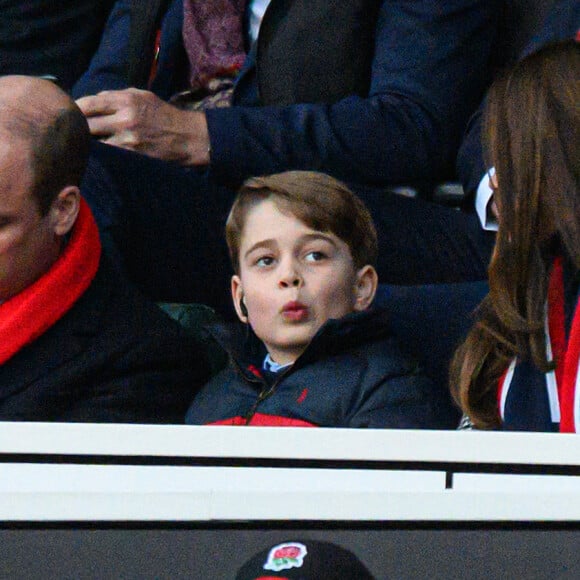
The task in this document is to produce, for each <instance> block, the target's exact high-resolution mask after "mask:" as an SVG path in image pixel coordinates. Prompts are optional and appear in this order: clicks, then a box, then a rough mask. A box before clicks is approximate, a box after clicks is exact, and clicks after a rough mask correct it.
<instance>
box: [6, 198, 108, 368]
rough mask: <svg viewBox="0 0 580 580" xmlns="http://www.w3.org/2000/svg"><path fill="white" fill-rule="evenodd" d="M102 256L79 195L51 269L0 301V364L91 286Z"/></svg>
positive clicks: (42, 330)
mask: <svg viewBox="0 0 580 580" xmlns="http://www.w3.org/2000/svg"><path fill="white" fill-rule="evenodd" d="M100 257H101V242H100V240H99V232H98V229H97V225H96V223H95V220H94V218H93V214H92V213H91V210H90V209H89V206H88V205H87V203H86V202H85V201H84V200H83V199H81V205H80V211H79V215H78V217H77V221H76V223H75V225H74V228H73V231H72V234H71V238H70V240H69V242H68V244H67V245H66V247H65V249H64V251H63V252H62V254H61V255H60V256H59V257H58V259H57V260H56V262H55V263H54V264H53V265H52V267H51V268H50V270H49V271H48V272H46V273H45V274H44V275H43V276H41V277H40V278H39V279H38V280H36V282H34V283H33V284H31V285H30V286H28V287H27V288H25V289H24V290H23V291H22V292H20V293H19V294H16V296H13V297H12V298H10V299H9V300H7V301H6V302H4V303H3V304H1V305H0V337H2V338H1V339H0V364H4V363H5V362H6V361H7V360H9V359H10V358H11V357H12V356H14V355H15V354H16V353H17V352H18V351H19V350H20V349H21V348H23V347H24V346H26V345H27V344H30V343H31V342H33V341H34V340H36V339H37V338H38V337H39V336H42V334H44V333H45V332H46V331H47V330H48V329H49V328H50V327H51V326H52V325H53V324H54V323H55V322H56V321H57V320H59V319H60V318H62V316H64V314H66V312H68V311H69V310H70V309H71V308H72V306H73V304H74V303H75V302H76V301H77V300H78V299H79V298H80V297H81V296H82V295H83V294H84V292H85V291H86V289H87V288H88V287H89V286H90V284H91V282H92V281H93V278H94V277H95V274H96V273H97V269H98V267H99V260H100Z"/></svg>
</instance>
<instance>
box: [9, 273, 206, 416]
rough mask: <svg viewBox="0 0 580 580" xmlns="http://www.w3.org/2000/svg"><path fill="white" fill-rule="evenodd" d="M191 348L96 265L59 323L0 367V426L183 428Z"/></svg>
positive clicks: (202, 363) (194, 378)
mask: <svg viewBox="0 0 580 580" xmlns="http://www.w3.org/2000/svg"><path fill="white" fill-rule="evenodd" d="M208 375H209V368H208V364H207V362H206V360H205V359H204V356H203V354H202V353H200V352H199V347H198V345H197V344H196V343H195V342H194V341H193V340H192V339H190V338H188V337H186V336H184V334H183V331H182V329H181V327H180V326H179V325H178V324H177V323H176V322H174V321H173V320H171V319H169V318H168V317H167V315H165V314H164V313H163V312H161V310H160V309H159V308H158V307H157V306H156V305H155V304H152V303H149V302H148V301H146V300H145V299H144V298H143V297H141V296H140V295H139V294H137V293H136V292H135V291H134V290H133V289H132V288H131V287H129V286H128V284H127V283H124V282H123V281H122V280H121V279H120V278H119V276H118V275H117V274H116V273H114V272H113V271H112V270H111V268H110V267H109V266H108V265H107V264H106V263H105V262H102V263H101V265H100V267H99V271H98V272H97V275H96V277H95V279H94V280H93V282H92V284H91V286H90V287H89V288H88V290H87V291H86V292H85V294H83V296H81V298H80V299H79V300H78V301H77V302H76V303H75V304H74V306H73V307H72V308H71V310H69V311H68V312H67V313H66V314H65V315H64V316H63V317H62V318H61V319H60V320H59V321H57V322H56V323H55V324H54V325H53V326H52V327H51V328H50V329H49V330H48V331H47V332H45V333H44V334H43V335H42V336H41V337H39V338H38V339H36V340H35V341H34V342H32V343H31V344H29V345H28V346H26V347H24V348H23V349H22V350H20V351H19V352H18V353H17V354H16V355H14V356H13V357H12V358H11V359H9V360H8V361H7V362H6V363H4V364H3V365H0V420H2V421H84V422H103V423H113V422H114V423H183V414H184V413H185V411H186V409H187V407H188V405H189V403H190V402H191V399H192V398H193V396H194V395H195V394H196V392H197V390H198V389H199V386H200V385H202V384H203V383H204V382H205V381H206V380H207V379H208Z"/></svg>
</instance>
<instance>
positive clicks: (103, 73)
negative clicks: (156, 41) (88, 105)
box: [72, 0, 131, 99]
mask: <svg viewBox="0 0 580 580" xmlns="http://www.w3.org/2000/svg"><path fill="white" fill-rule="evenodd" d="M130 8H131V0H118V1H117V2H116V3H115V5H114V6H113V9H112V10H111V13H110V15H109V18H108V20H107V24H106V26H105V30H104V32H103V36H102V38H101V42H100V44H99V48H98V49H97V51H96V52H95V54H94V56H93V58H92V60H91V63H90V65H89V68H88V69H87V70H86V71H85V72H84V74H83V75H82V76H81V77H80V78H79V80H78V81H77V82H76V83H75V85H74V86H73V88H72V96H73V97H74V98H75V99H77V98H79V97H82V96H85V95H93V94H95V93H98V92H99V91H102V90H116V89H125V88H127V87H128V84H127V67H128V61H127V58H128V44H129V32H130V27H131V26H130V25H131V17H130Z"/></svg>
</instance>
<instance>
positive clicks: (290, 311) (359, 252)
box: [186, 171, 442, 428]
mask: <svg viewBox="0 0 580 580" xmlns="http://www.w3.org/2000/svg"><path fill="white" fill-rule="evenodd" d="M226 237H227V243H228V247H229V251H230V257H231V260H232V264H233V267H234V271H235V275H234V276H233V277H232V283H231V291H232V298H233V302H234V306H235V309H236V313H237V315H238V317H239V319H240V320H241V321H242V322H243V323H244V325H245V330H244V328H243V327H241V328H240V326H239V325H235V326H233V327H232V326H231V325H229V326H228V325H218V326H214V327H213V329H212V332H213V334H214V336H215V338H216V339H217V340H218V342H220V344H221V345H222V346H223V347H224V348H225V349H226V350H227V351H228V353H229V355H230V361H231V362H230V364H229V366H228V367H227V368H226V369H225V370H224V371H222V372H221V373H220V374H218V375H217V376H216V377H214V378H213V379H212V380H211V381H210V382H209V384H207V385H206V386H205V387H204V388H203V389H202V390H201V391H200V393H199V394H198V396H197V397H196V398H195V399H194V401H193V403H192V405H191V407H190V408H189V411H188V413H187V416H186V422H187V423H190V424H222V425H270V426H272V425H284V426H303V427H313V426H323V427H393V428H395V427H401V428H419V427H425V428H429V427H431V428H437V427H440V426H442V425H441V423H440V420H439V418H438V416H437V413H436V409H435V407H436V405H435V403H434V401H432V397H433V396H434V395H433V393H434V392H435V387H434V385H433V384H432V383H431V382H430V381H429V380H428V379H427V378H426V377H424V376H422V375H420V374H418V372H417V369H416V365H414V364H413V363H412V362H410V361H409V360H407V359H406V358H405V357H404V356H403V354H402V353H401V352H400V351H399V350H398V349H397V347H396V345H395V343H394V340H393V338H392V337H391V336H390V333H389V330H388V324H387V320H386V314H385V313H384V312H380V311H373V310H369V309H368V308H369V306H370V305H371V303H372V301H373V298H374V295H375V291H376V288H377V273H376V271H375V268H374V267H373V263H374V262H375V260H376V257H377V236H376V231H375V228H374V225H373V222H372V219H371V217H370V214H369V212H368V211H367V209H366V208H365V206H364V205H363V203H362V202H361V201H360V200H359V199H358V198H357V197H355V196H354V195H353V193H352V192H351V191H350V190H349V189H348V188H347V187H346V186H345V185H343V184H342V183H340V182H339V181H337V180H335V179H333V178H331V177H329V176H327V175H323V174H320V173H313V172H305V171H290V172H285V173H280V174H277V175H271V176H269V177H260V178H253V179H250V180H248V181H246V183H245V184H244V185H243V186H242V188H241V190H240V192H239V194H238V197H237V198H236V200H235V202H234V205H233V207H232V209H231V212H230V215H229V218H228V221H227V225H226Z"/></svg>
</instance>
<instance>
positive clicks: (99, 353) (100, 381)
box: [0, 76, 207, 423]
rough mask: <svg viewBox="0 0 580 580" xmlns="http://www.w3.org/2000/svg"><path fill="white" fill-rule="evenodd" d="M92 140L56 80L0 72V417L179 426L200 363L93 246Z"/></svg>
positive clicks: (203, 370) (174, 328) (203, 368)
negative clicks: (88, 194)
mask: <svg viewBox="0 0 580 580" xmlns="http://www.w3.org/2000/svg"><path fill="white" fill-rule="evenodd" d="M89 141H90V136H89V131H88V126H87V123H86V120H85V119H84V117H83V115H82V113H81V112H80V110H79V109H78V108H77V107H76V105H75V104H74V102H73V101H72V100H71V99H70V98H69V97H68V96H67V95H66V94H65V93H64V92H63V91H61V90H60V89H58V88H57V87H56V86H55V85H54V84H52V83H51V82H49V81H46V80H41V79H37V78H33V77H24V76H5V77H2V78H0V143H1V145H0V336H1V337H2V340H1V341H0V419H2V420H10V421H15V420H27V421H91V422H101V421H102V422H139V423H167V422H182V419H183V415H184V412H185V409H186V408H187V407H188V405H189V403H190V401H191V399H192V397H193V396H194V394H195V392H196V390H197V388H198V386H199V385H200V384H202V383H203V382H204V381H205V380H206V378H207V365H206V364H205V359H204V356H203V354H202V353H199V352H198V349H197V347H196V344H195V343H193V342H192V341H191V340H190V339H188V338H186V337H185V336H184V335H183V334H182V331H181V328H180V327H179V326H178V325H177V323H174V322H173V321H171V320H170V319H169V318H167V317H166V316H165V315H164V314H162V313H161V311H160V310H159V309H158V307H157V306H156V305H154V304H150V303H149V302H147V301H146V300H145V299H143V298H142V297H141V296H139V295H138V294H137V293H136V292H135V291H134V290H133V289H132V288H131V287H129V286H128V285H127V284H126V283H125V282H124V280H123V279H122V278H121V277H120V275H119V274H118V273H117V272H116V271H114V270H113V269H112V268H111V267H110V266H109V265H108V264H107V260H106V258H105V257H104V256H103V255H102V254H101V244H100V240H99V234H98V231H97V227H96V224H95V222H94V219H93V216H92V213H91V211H90V209H89V207H88V205H87V204H86V202H84V201H83V199H82V198H81V196H80V190H79V182H80V180H81V177H82V175H83V172H84V169H85V165H86V160H87V157H88V151H89Z"/></svg>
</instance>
